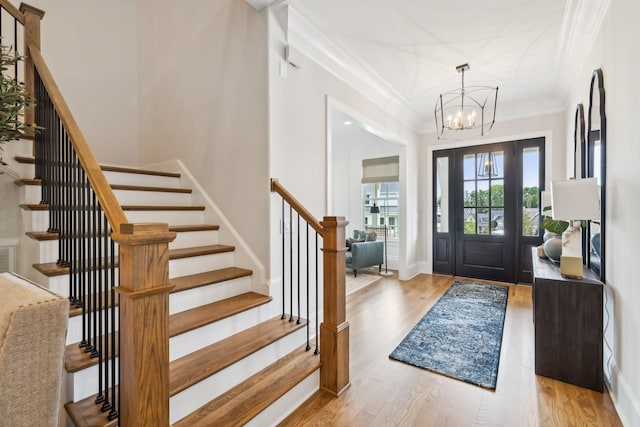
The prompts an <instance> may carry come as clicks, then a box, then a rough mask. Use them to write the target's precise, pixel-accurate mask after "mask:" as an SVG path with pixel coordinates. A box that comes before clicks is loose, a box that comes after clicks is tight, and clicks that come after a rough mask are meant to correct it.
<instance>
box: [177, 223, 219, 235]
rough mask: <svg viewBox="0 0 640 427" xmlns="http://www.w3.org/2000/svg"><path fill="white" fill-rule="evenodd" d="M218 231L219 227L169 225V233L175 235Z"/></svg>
mask: <svg viewBox="0 0 640 427" xmlns="http://www.w3.org/2000/svg"><path fill="white" fill-rule="evenodd" d="M218 229H220V226H219V225H210V224H196V225H170V226H169V231H175V232H176V233H187V232H191V231H216V230H218Z"/></svg>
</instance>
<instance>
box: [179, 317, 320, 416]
mask: <svg viewBox="0 0 640 427" xmlns="http://www.w3.org/2000/svg"><path fill="white" fill-rule="evenodd" d="M305 339H306V334H305V330H304V328H302V329H300V330H298V331H296V332H294V333H291V334H289V335H287V336H286V337H284V338H281V339H280V340H278V341H276V342H274V343H272V344H270V345H268V346H267V347H265V348H263V349H261V350H259V351H257V352H255V353H253V354H251V355H249V356H247V357H245V358H244V359H242V360H239V361H238V362H236V363H234V364H233V365H231V366H229V367H228V368H226V369H223V370H222V371H220V372H218V373H216V374H215V375H212V376H210V377H209V378H206V379H204V380H202V381H200V382H198V383H196V384H194V385H193V386H191V387H189V388H188V389H186V390H184V391H182V392H181V393H178V394H177V395H175V396H173V397H171V398H170V401H169V405H170V416H169V418H170V420H169V421H170V422H171V423H175V422H176V421H178V420H180V419H182V418H184V417H185V416H187V415H188V414H190V413H191V412H193V411H195V410H196V409H198V408H200V407H201V406H203V405H204V404H206V403H207V402H209V401H210V400H212V399H214V398H216V397H218V396H220V395H221V394H222V393H224V392H226V391H227V390H229V389H230V388H232V387H234V386H235V385H237V384H239V383H241V382H242V381H244V380H246V379H247V378H249V377H251V376H252V375H254V374H256V373H258V372H260V371H261V370H262V369H264V368H266V367H267V366H269V365H270V364H272V363H274V362H276V361H277V360H278V359H280V358H281V357H284V356H285V355H287V354H288V353H290V352H292V351H293V350H294V349H296V348H298V347H300V346H301V345H303V344H304V341H305ZM308 353H309V357H318V356H314V355H313V351H309V352H308Z"/></svg>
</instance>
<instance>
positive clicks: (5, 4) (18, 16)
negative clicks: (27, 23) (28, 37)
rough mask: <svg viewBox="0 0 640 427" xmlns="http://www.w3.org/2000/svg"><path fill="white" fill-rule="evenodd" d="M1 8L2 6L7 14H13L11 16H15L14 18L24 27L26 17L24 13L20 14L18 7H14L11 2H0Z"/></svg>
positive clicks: (2, 0)
mask: <svg viewBox="0 0 640 427" xmlns="http://www.w3.org/2000/svg"><path fill="white" fill-rule="evenodd" d="M0 6H2V8H3V9H4V10H6V11H7V12H9V14H11V16H13V17H14V18H16V19H17V20H18V22H19V23H21V24H22V25H24V15H23V14H22V12H20V11H19V10H18V8H17V7H15V6H14V5H12V4H11V3H10V2H9V0H0Z"/></svg>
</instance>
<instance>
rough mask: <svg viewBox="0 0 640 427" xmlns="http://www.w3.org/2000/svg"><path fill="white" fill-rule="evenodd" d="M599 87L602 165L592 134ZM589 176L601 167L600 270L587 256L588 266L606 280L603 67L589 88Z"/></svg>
mask: <svg viewBox="0 0 640 427" xmlns="http://www.w3.org/2000/svg"><path fill="white" fill-rule="evenodd" d="M596 83H597V85H598V86H597V89H598V100H599V104H600V105H599V108H600V111H599V113H600V165H594V164H593V162H594V144H595V141H594V135H593V134H592V120H591V118H592V114H593V111H592V110H593V96H594V89H595V88H596ZM587 138H588V142H587V176H594V173H595V168H596V166H599V167H600V271H599V272H598V271H597V270H596V269H595V268H593V267H592V266H591V259H590V257H587V266H588V267H589V268H591V269H593V270H594V271H595V272H596V273H599V275H600V280H601V281H602V282H604V281H605V259H606V258H605V253H606V252H605V249H606V245H605V242H606V239H605V223H606V221H605V218H606V216H605V207H606V193H607V191H606V169H607V168H606V165H607V162H606V141H607V117H606V114H605V93H604V78H603V75H602V69H601V68H598V69H596V70H594V72H593V74H592V75H591V86H590V89H589V116H588V128H587ZM590 236H591V221H588V225H587V230H586V235H585V238H586V239H587V241H589V237H590Z"/></svg>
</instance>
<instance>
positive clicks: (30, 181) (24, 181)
mask: <svg viewBox="0 0 640 427" xmlns="http://www.w3.org/2000/svg"><path fill="white" fill-rule="evenodd" d="M15 183H16V184H17V185H19V186H21V187H22V186H24V185H40V184H42V181H40V180H39V179H36V178H21V179H16V180H15Z"/></svg>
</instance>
